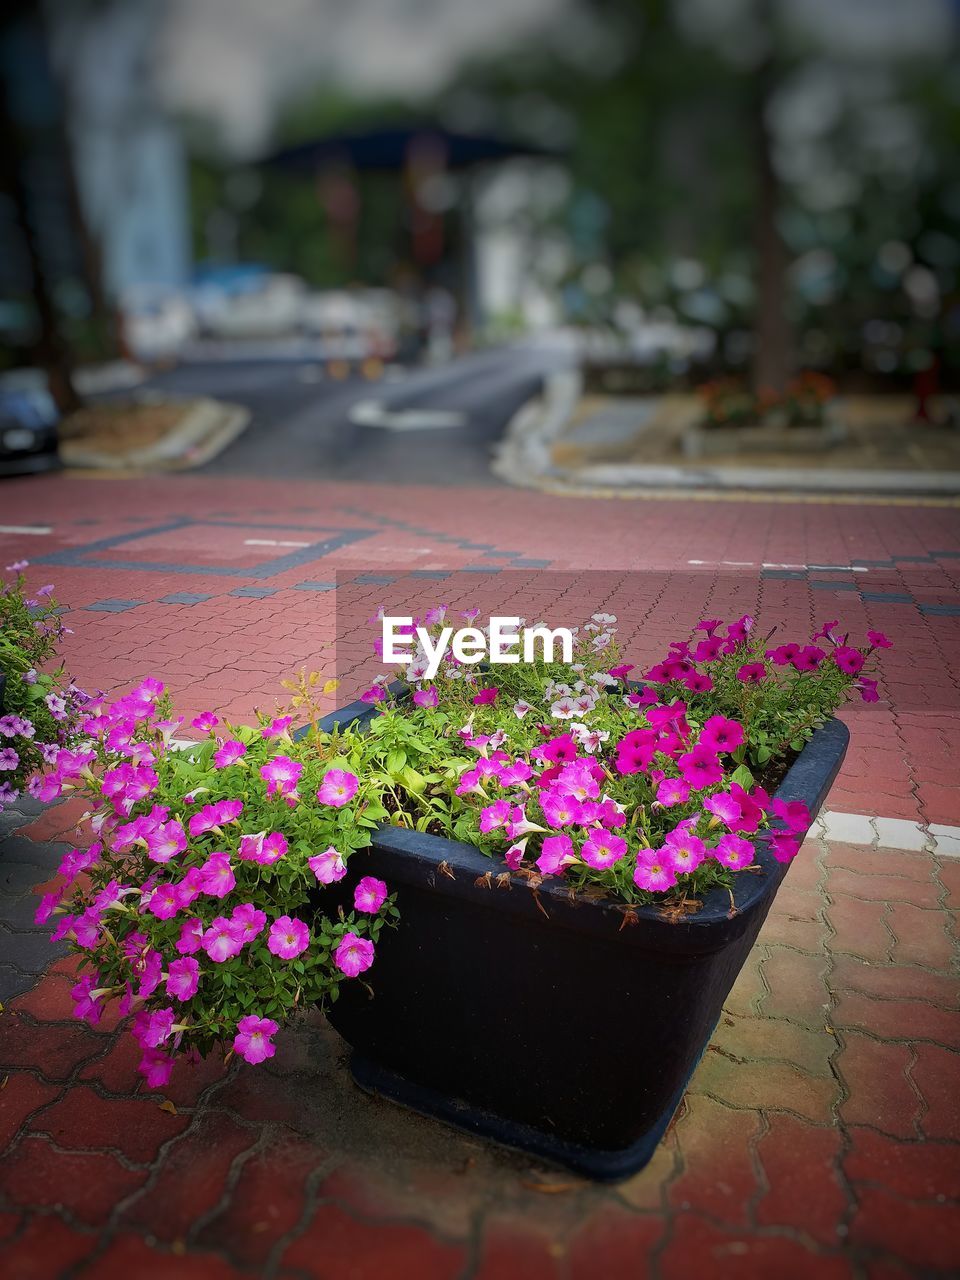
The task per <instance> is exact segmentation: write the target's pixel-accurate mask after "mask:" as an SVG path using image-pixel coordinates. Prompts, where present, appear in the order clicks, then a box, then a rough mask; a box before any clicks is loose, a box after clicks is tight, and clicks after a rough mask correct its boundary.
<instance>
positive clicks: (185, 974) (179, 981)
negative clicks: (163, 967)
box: [167, 956, 200, 1000]
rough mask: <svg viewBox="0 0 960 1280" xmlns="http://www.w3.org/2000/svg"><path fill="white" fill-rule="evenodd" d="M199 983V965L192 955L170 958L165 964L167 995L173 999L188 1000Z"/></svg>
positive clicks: (194, 993)
mask: <svg viewBox="0 0 960 1280" xmlns="http://www.w3.org/2000/svg"><path fill="white" fill-rule="evenodd" d="M199 985H200V966H199V964H198V963H197V962H196V960H194V959H193V957H192V956H184V957H183V958H182V959H180V960H171V961H170V963H169V965H168V966H167V995H168V996H173V997H174V999H175V1000H190V999H192V997H193V996H195V995H196V994H197V987H198V986H199Z"/></svg>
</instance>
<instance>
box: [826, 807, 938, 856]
mask: <svg viewBox="0 0 960 1280" xmlns="http://www.w3.org/2000/svg"><path fill="white" fill-rule="evenodd" d="M817 826H818V827H819V828H820V831H821V834H822V835H823V837H824V839H826V840H832V841H833V842H834V843H836V844H863V845H876V846H877V847H878V848H880V849H896V850H900V851H904V852H911V853H921V852H925V853H934V854H936V855H937V857H938V858H960V827H951V826H947V825H946V824H944V823H940V822H932V823H931V824H930V825H929V826H928V827H922V826H920V824H919V823H918V822H910V821H908V820H907V819H906V818H880V817H872V818H871V817H868V816H867V814H865V813H834V812H832V811H831V810H829V809H825V810H824V811H823V812H822V813H821V814H820V816H819V818H818V819H817Z"/></svg>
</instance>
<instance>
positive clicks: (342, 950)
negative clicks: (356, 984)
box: [333, 933, 373, 978]
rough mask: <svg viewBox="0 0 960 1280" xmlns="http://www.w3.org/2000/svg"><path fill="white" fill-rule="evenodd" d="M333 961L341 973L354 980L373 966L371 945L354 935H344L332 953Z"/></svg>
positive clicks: (365, 939) (366, 939) (367, 940)
mask: <svg viewBox="0 0 960 1280" xmlns="http://www.w3.org/2000/svg"><path fill="white" fill-rule="evenodd" d="M333 960H334V963H335V964H336V966H337V968H338V969H339V970H340V972H341V973H345V974H346V975H347V977H348V978H356V977H357V975H358V974H361V973H363V972H364V971H365V970H367V969H369V968H370V966H371V965H372V964H373V943H372V942H371V941H370V940H369V939H368V938H360V937H358V936H357V935H356V934H355V933H345V934H344V935H343V937H342V938H341V939H340V943H339V945H338V947H337V949H336V951H335V952H334V953H333Z"/></svg>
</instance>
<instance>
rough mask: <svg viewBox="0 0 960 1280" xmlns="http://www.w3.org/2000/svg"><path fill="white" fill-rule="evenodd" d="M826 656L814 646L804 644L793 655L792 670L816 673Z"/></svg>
mask: <svg viewBox="0 0 960 1280" xmlns="http://www.w3.org/2000/svg"><path fill="white" fill-rule="evenodd" d="M826 656H827V655H826V654H825V653H824V651H823V650H822V649H821V648H819V647H818V646H817V645H815V644H805V645H804V646H803V647H802V648H800V649H798V650H797V652H796V653H795V654H794V655H793V659H792V661H793V666H794V669H795V670H797V671H800V672H804V671H816V670H817V668H818V667H819V666H820V664H821V662H823V660H824V658H825V657H826Z"/></svg>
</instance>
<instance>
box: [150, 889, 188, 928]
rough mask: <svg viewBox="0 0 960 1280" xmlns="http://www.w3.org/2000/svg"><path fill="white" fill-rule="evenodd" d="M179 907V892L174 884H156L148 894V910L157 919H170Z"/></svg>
mask: <svg viewBox="0 0 960 1280" xmlns="http://www.w3.org/2000/svg"><path fill="white" fill-rule="evenodd" d="M180 907H181V900H180V894H179V893H178V892H177V886H176V885H174V884H161V885H158V886H157V888H156V889H154V891H153V893H151V895H150V903H149V911H150V913H151V915H155V916H156V917H157V919H158V920H172V919H173V917H174V916H175V915H176V914H177V912H178V911H179V910H180Z"/></svg>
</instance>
